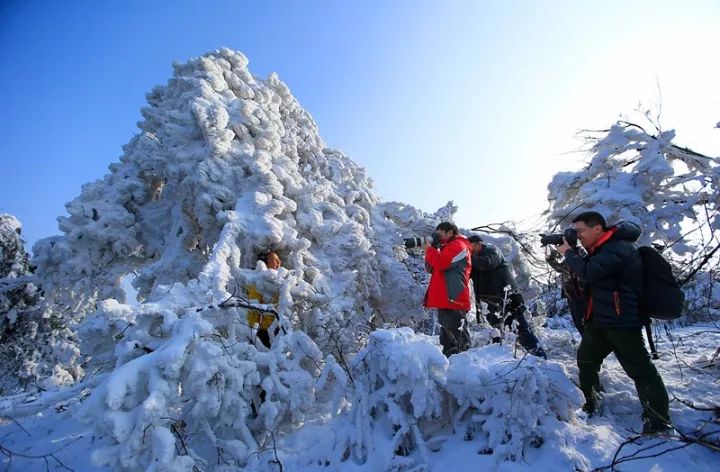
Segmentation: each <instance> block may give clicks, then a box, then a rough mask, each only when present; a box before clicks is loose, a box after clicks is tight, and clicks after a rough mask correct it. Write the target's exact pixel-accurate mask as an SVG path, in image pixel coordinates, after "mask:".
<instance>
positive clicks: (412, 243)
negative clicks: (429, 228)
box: [405, 236, 435, 249]
mask: <svg viewBox="0 0 720 472" xmlns="http://www.w3.org/2000/svg"><path fill="white" fill-rule="evenodd" d="M434 242H435V237H433V236H422V237H419V238H407V239H405V247H406V248H407V249H412V248H414V247H423V246H425V245H426V244H433V243H434Z"/></svg>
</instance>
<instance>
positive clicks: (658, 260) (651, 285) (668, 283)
mask: <svg viewBox="0 0 720 472" xmlns="http://www.w3.org/2000/svg"><path fill="white" fill-rule="evenodd" d="M638 252H639V253H640V258H641V259H642V266H643V268H642V273H643V288H642V293H641V295H640V314H641V315H643V316H645V317H648V318H655V319H658V320H663V321H670V320H676V319H678V318H680V316H681V315H682V311H683V306H684V305H685V293H684V292H683V291H682V289H681V288H680V284H679V283H678V281H677V279H676V278H675V276H674V275H673V271H672V266H671V265H670V263H669V262H668V261H667V260H665V258H664V257H663V256H662V255H661V254H660V253H659V252H657V251H656V250H655V249H654V248H652V247H650V246H641V247H639V248H638ZM648 321H649V320H648Z"/></svg>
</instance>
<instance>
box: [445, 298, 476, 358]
mask: <svg viewBox="0 0 720 472" xmlns="http://www.w3.org/2000/svg"><path fill="white" fill-rule="evenodd" d="M466 314H467V312H466V311H464V310H446V309H444V308H438V323H439V324H440V344H442V347H443V354H445V356H447V357H450V356H451V355H453V354H457V353H460V352H463V351H467V350H468V349H469V348H470V331H468V327H467V320H466V319H465V315H466Z"/></svg>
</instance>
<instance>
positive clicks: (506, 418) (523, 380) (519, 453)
mask: <svg viewBox="0 0 720 472" xmlns="http://www.w3.org/2000/svg"><path fill="white" fill-rule="evenodd" d="M445 388H446V389H447V390H448V392H450V393H451V394H452V396H453V398H454V400H455V401H456V402H457V405H458V408H457V411H456V412H455V414H454V417H453V422H454V424H455V425H457V426H458V427H459V425H465V426H466V428H465V431H466V438H467V439H471V438H472V439H474V440H477V441H479V443H480V444H479V451H481V452H482V453H487V454H493V459H494V460H495V461H496V462H497V463H499V462H502V461H506V460H510V461H519V460H523V459H524V458H525V457H526V455H527V454H528V453H529V452H530V451H531V450H532V448H539V447H541V446H543V445H544V444H548V446H546V447H556V446H558V445H562V444H564V437H566V436H567V435H569V434H572V433H571V432H570V431H569V430H568V425H567V423H572V422H573V421H574V419H575V411H576V410H577V409H578V408H579V407H580V406H581V405H582V403H583V399H582V394H581V392H580V391H579V390H578V389H577V387H575V385H574V384H573V383H572V381H571V380H570V379H569V378H568V376H567V374H566V373H565V372H564V371H563V369H562V367H561V366H560V365H559V364H554V363H548V362H545V361H543V360H540V359H539V358H537V357H535V356H529V355H526V356H524V357H522V358H521V359H517V358H515V357H513V355H512V351H511V350H510V349H509V348H507V347H503V346H488V347H486V348H483V349H474V350H471V351H467V352H464V353H462V354H459V355H456V356H453V357H452V358H451V363H450V367H449V369H448V371H447V383H446V385H445ZM564 456H565V457H566V458H567V459H568V461H569V462H568V464H566V466H561V465H558V469H563V470H566V469H568V468H569V469H572V466H571V464H572V463H573V462H572V461H574V460H575V459H576V458H575V456H574V455H573V454H571V453H569V452H567V453H566V454H564Z"/></svg>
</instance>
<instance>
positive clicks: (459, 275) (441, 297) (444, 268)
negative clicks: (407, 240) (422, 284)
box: [424, 236, 472, 311]
mask: <svg viewBox="0 0 720 472" xmlns="http://www.w3.org/2000/svg"><path fill="white" fill-rule="evenodd" d="M471 255H472V246H471V245H470V243H469V242H468V240H467V239H465V237H464V236H455V237H454V238H452V239H450V240H449V241H448V242H446V243H445V244H443V245H441V246H440V249H435V248H434V247H428V248H427V249H425V263H426V264H427V266H428V269H429V270H430V271H431V273H432V275H431V276H430V285H429V286H428V290H427V293H426V294H425V303H424V305H425V307H426V308H444V309H447V310H465V311H468V310H470V286H469V281H470V271H471V270H472V263H471V262H470V256H471Z"/></svg>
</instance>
